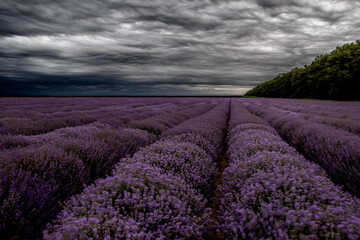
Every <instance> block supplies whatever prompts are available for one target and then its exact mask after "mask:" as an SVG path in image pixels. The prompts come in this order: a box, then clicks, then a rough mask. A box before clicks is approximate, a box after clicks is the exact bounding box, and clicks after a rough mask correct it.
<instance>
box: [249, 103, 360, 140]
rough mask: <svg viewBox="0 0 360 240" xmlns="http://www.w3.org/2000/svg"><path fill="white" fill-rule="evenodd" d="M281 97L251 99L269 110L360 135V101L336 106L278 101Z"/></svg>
mask: <svg viewBox="0 0 360 240" xmlns="http://www.w3.org/2000/svg"><path fill="white" fill-rule="evenodd" d="M279 100H280V99H272V100H270V101H269V100H267V101H266V102H265V101H263V100H260V99H257V100H256V101H251V103H252V104H255V105H257V106H259V107H265V108H267V109H268V110H275V111H277V112H281V113H282V114H286V115H292V116H297V117H301V118H304V119H307V120H310V121H314V122H317V123H320V124H325V125H328V126H331V127H334V128H338V129H342V130H344V131H347V132H350V133H354V134H357V135H360V115H359V111H358V109H360V104H359V103H347V104H348V105H350V106H352V107H349V106H346V105H344V104H343V103H342V104H341V105H340V106H338V107H335V106H336V104H335V103H337V104H338V102H330V103H329V102H325V103H326V104H327V105H329V104H334V105H335V106H332V105H329V106H327V105H325V103H324V102H318V103H316V102H315V103H314V101H306V100H303V101H300V100H288V99H286V100H285V99H282V100H283V101H280V102H278V101H279Z"/></svg>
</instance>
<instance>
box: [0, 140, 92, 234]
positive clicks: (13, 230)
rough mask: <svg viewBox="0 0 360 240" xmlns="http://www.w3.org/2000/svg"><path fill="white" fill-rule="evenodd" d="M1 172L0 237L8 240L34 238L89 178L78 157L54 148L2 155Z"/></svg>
mask: <svg viewBox="0 0 360 240" xmlns="http://www.w3.org/2000/svg"><path fill="white" fill-rule="evenodd" d="M0 172H1V174H0V189H1V190H0V216H1V217H0V235H1V236H2V237H4V238H5V239H6V238H8V237H15V236H16V237H19V238H25V237H27V238H28V237H30V238H31V237H33V234H34V232H38V231H40V230H41V227H43V226H44V225H45V224H46V222H48V221H49V220H50V219H52V218H53V217H55V216H56V213H57V212H58V211H59V210H60V207H61V206H60V202H62V201H64V200H66V198H67V197H68V196H71V195H73V194H75V193H78V192H79V191H81V190H82V188H83V183H86V182H88V180H89V177H90V176H89V172H88V171H87V169H86V167H85V166H84V164H83V162H82V161H81V160H80V159H79V158H78V157H76V156H74V155H72V154H68V153H66V152H64V151H63V150H62V149H59V148H56V147H54V146H52V145H43V146H41V147H40V148H26V149H22V151H7V152H3V153H2V155H1V157H0Z"/></svg>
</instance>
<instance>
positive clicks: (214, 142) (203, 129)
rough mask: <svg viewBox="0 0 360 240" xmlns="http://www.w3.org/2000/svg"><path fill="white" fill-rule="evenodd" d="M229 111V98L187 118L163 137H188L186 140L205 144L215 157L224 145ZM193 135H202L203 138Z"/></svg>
mask: <svg viewBox="0 0 360 240" xmlns="http://www.w3.org/2000/svg"><path fill="white" fill-rule="evenodd" d="M228 113H229V100H226V101H223V102H221V103H220V104H219V105H218V106H216V107H215V108H214V109H212V110H210V111H208V112H206V113H205V114H203V115H200V116H198V117H195V118H192V119H190V120H187V121H185V122H183V123H182V124H180V125H178V126H176V127H174V128H172V129H170V130H168V131H166V132H164V133H163V134H162V135H161V136H162V137H163V138H169V137H170V138H171V137H172V136H176V138H177V139H179V138H182V139H184V140H185V139H186V140H185V141H191V142H193V143H194V144H196V145H199V146H203V147H204V149H205V150H206V151H208V153H209V154H210V155H211V156H213V157H215V156H217V155H218V154H219V153H220V152H221V150H222V147H223V146H222V141H223V138H224V133H225V129H226V126H227V119H228ZM193 135H198V136H201V138H198V137H194V136H193ZM179 136H181V137H179ZM197 140H199V141H197ZM207 143H210V145H206V144H207Z"/></svg>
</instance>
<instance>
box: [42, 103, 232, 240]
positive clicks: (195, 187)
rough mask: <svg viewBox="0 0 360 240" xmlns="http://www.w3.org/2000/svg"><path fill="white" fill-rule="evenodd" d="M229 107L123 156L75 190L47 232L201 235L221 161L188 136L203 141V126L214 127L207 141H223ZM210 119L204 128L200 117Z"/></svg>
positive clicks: (66, 236) (119, 235) (79, 235)
mask: <svg viewBox="0 0 360 240" xmlns="http://www.w3.org/2000/svg"><path fill="white" fill-rule="evenodd" d="M227 112H228V102H227V101H225V102H224V103H222V104H220V105H219V106H217V107H216V108H214V109H212V110H210V111H209V112H207V113H205V114H203V115H201V116H199V117H196V118H194V119H190V120H188V121H186V122H184V123H183V124H181V125H179V126H178V127H175V128H174V129H178V128H181V129H182V131H181V132H178V130H176V131H174V132H173V131H172V130H170V131H168V134H165V135H166V137H164V138H163V139H162V140H160V141H158V142H156V143H154V144H152V145H150V146H148V147H146V148H144V149H142V150H140V151H138V152H137V153H136V154H135V155H134V156H133V157H131V158H126V159H123V160H122V161H121V163H119V164H117V165H116V170H115V171H114V172H113V174H112V176H110V177H108V178H106V179H103V180H98V181H96V182H95V184H93V185H91V186H90V187H88V188H86V189H85V191H84V192H83V193H81V194H79V195H77V196H74V197H73V198H72V199H71V200H70V201H69V202H68V203H67V205H66V207H65V209H64V210H63V211H62V212H61V213H60V215H59V216H58V218H57V219H56V221H55V222H54V223H53V224H52V225H49V227H48V229H47V230H46V231H45V232H44V238H45V239H54V238H55V239H79V238H80V239H89V238H93V239H200V238H201V237H202V234H203V232H204V231H205V230H206V229H205V227H206V225H207V224H208V223H209V222H210V220H211V219H210V209H209V208H207V207H206V203H207V200H206V199H205V198H204V196H203V192H206V191H207V189H208V188H209V184H210V182H211V180H212V179H213V177H214V174H215V173H216V163H215V162H214V158H213V157H211V156H210V155H208V154H207V153H206V152H205V150H204V149H208V148H209V146H207V147H205V148H204V149H202V148H200V147H199V146H197V145H195V144H194V143H193V142H189V141H190V140H191V141H194V140H196V141H199V140H200V142H201V143H204V141H207V140H206V138H208V137H209V135H208V134H205V133H206V131H204V129H206V128H209V130H210V132H211V131H212V130H213V129H214V131H213V134H212V135H211V136H212V140H213V141H212V142H208V144H209V145H211V144H212V143H216V142H218V141H219V140H218V138H222V136H223V135H222V134H219V133H218V132H217V129H219V128H223V127H224V126H226V120H227V116H226V114H227ZM205 119H206V120H207V121H208V122H211V123H213V125H211V124H210V123H208V124H205V125H204V126H202V127H201V128H202V131H199V130H198V127H199V126H198V125H197V123H198V121H199V120H202V121H204V120H205ZM219 119H220V120H219ZM191 123H194V125H193V128H191V127H190V126H191ZM220 125H223V126H220ZM192 130H197V131H198V132H197V133H195V132H194V131H192ZM170 132H172V134H170ZM175 132H178V133H179V134H180V135H176V134H175ZM198 134H199V135H198ZM220 141H221V139H220ZM196 143H198V142H196ZM200 145H201V144H200ZM201 146H203V145H201ZM213 148H216V146H213Z"/></svg>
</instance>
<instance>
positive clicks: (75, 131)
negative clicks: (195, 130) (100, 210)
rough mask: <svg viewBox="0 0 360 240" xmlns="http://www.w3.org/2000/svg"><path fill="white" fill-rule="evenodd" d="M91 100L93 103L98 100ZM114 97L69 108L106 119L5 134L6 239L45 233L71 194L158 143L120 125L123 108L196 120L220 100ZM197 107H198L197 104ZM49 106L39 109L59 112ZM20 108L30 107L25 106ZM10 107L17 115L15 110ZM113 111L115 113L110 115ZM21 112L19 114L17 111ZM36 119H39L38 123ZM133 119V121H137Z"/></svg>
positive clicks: (1, 147)
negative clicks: (110, 102)
mask: <svg viewBox="0 0 360 240" xmlns="http://www.w3.org/2000/svg"><path fill="white" fill-rule="evenodd" d="M94 100H95V99H94ZM125 100H126V99H124V100H123V101H125ZM89 101H91V102H93V101H92V99H90V100H89ZM113 101H114V104H113V105H109V106H106V105H104V104H102V103H101V101H99V103H97V102H96V101H95V102H94V105H95V106H90V105H89V106H88V109H86V110H84V111H80V110H76V109H77V108H78V107H79V106H76V105H75V106H74V105H71V106H69V107H68V108H67V110H71V109H74V111H79V112H82V113H83V114H88V113H89V111H94V112H96V114H99V115H101V114H103V116H104V119H102V120H101V121H96V122H93V123H90V124H86V125H81V126H73V127H66V128H60V129H57V130H55V131H53V132H47V133H44V134H40V135H31V136H23V135H3V136H1V138H0V151H1V154H0V213H1V214H0V235H1V236H2V237H5V238H37V237H39V234H40V233H41V230H42V229H44V227H45V224H46V223H47V222H49V221H51V219H53V218H54V217H55V216H56V214H57V213H58V212H59V211H60V209H61V206H62V205H63V203H64V202H65V201H66V200H67V199H68V198H69V197H70V196H72V195H74V194H77V193H79V192H81V191H82V190H83V189H84V186H85V184H90V183H92V182H93V181H94V180H95V179H97V178H100V177H105V176H106V175H107V174H110V173H111V171H112V169H113V168H114V165H115V164H117V163H118V162H119V161H120V160H121V159H122V158H124V157H130V156H131V155H132V154H133V153H134V152H136V151H137V150H139V149H140V148H141V147H143V146H146V145H149V144H150V143H152V142H154V141H155V139H156V136H154V135H153V134H151V133H149V132H147V131H144V130H140V129H131V128H124V127H121V126H120V125H119V124H117V123H116V118H122V116H121V113H124V112H123V111H132V112H134V111H135V110H134V109H139V108H141V109H142V110H141V111H142V112H144V113H145V114H140V115H141V116H143V118H144V117H147V116H156V115H158V116H169V117H170V113H174V114H178V115H182V116H186V118H190V117H191V116H194V115H198V114H200V113H201V111H206V110H207V109H209V108H210V107H211V106H213V105H214V104H216V103H215V102H212V101H210V100H202V99H185V100H184V101H182V100H177V101H175V100H174V99H173V100H170V101H169V102H167V103H164V101H166V99H155V100H152V101H150V102H152V105H147V104H145V101H144V102H143V103H141V102H140V103H141V104H140V105H139V103H138V104H137V105H136V106H133V105H135V104H134V101H133V100H132V102H131V101H129V102H128V104H127V105H125V106H121V104H120V105H119V102H117V101H116V100H113ZM137 101H138V99H137ZM120 102H121V101H120ZM125 102H126V101H125ZM155 103H156V104H155ZM199 103H201V104H199ZM0 104H1V102H0ZM24 105H26V104H25V103H24ZM39 105H40V103H39ZM193 105H194V106H195V107H192V106H193ZM45 106H46V107H47V108H45V107H44V108H43V109H42V108H41V107H40V109H41V111H40V110H39V111H40V112H41V114H43V116H44V114H50V113H51V114H53V115H56V114H57V112H51V111H49V113H47V112H46V111H47V110H46V109H48V108H49V105H46V104H45ZM132 106H133V107H132ZM169 106H172V108H170V107H169ZM55 107H56V108H58V111H59V109H63V107H61V102H60V103H59V106H55ZM19 108H20V109H21V108H25V107H24V106H22V105H21V104H19ZM85 108H87V107H86V106H85ZM98 108H99V109H98ZM25 109H26V108H25ZM119 109H120V110H121V111H120V110H119ZM124 109H125V110H124ZM48 110H49V109H48ZM63 110H65V109H63ZM118 110H119V111H120V112H119V111H118ZM7 111H8V113H9V112H10V113H11V110H7ZM29 111H30V110H29ZM111 111H114V112H113V113H111V114H110V112H111ZM15 113H18V112H16V111H15V112H13V114H15ZM2 114H3V113H2ZM26 114H29V119H30V116H32V115H31V114H33V113H32V112H27V113H26ZM34 114H35V113H34ZM37 114H38V115H39V116H40V115H41V114H39V113H37ZM107 114H109V115H107ZM119 114H120V115H119ZM10 115H11V114H10ZM35 115H36V114H35ZM140 115H138V114H135V115H133V116H136V117H134V119H133V120H135V121H136V120H138V119H139V118H138V117H139V116H140ZM34 119H36V117H34V118H33V119H32V121H34ZM48 120H49V119H48ZM123 120H124V119H122V120H121V121H123ZM133 120H129V121H128V122H129V123H131V122H132V121H133ZM49 121H51V118H50V120H49ZM169 121H172V120H171V119H170V120H169ZM177 121H179V120H177ZM177 123H180V122H177ZM171 124H173V122H171V123H169V126H170V125H171ZM70 125H71V124H70ZM75 125H76V124H75ZM192 151H195V150H192ZM190 153H191V151H190ZM198 157H199V158H201V157H204V160H206V159H207V156H205V155H204V156H202V155H201V154H199V155H198Z"/></svg>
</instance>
